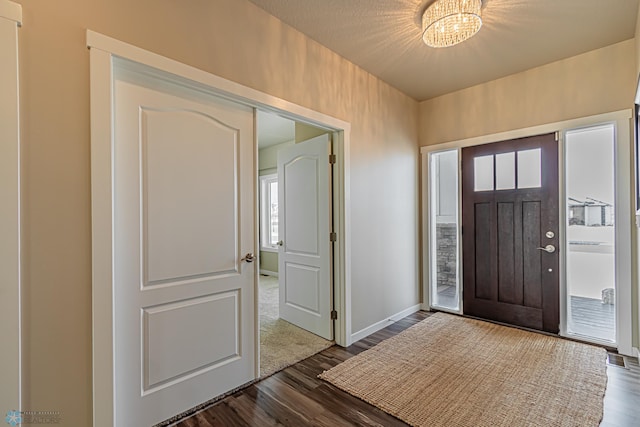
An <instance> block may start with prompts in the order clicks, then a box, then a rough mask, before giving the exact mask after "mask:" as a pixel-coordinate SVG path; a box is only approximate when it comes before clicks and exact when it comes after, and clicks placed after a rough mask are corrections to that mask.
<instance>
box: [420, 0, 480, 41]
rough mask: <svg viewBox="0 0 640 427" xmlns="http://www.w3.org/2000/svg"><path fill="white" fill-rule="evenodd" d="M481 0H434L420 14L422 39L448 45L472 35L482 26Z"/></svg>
mask: <svg viewBox="0 0 640 427" xmlns="http://www.w3.org/2000/svg"><path fill="white" fill-rule="evenodd" d="M481 8H482V0H436V1H435V2H434V3H433V4H431V5H430V6H429V7H428V8H427V10H425V11H424V14H423V15H422V40H424V42H425V43H426V44H427V45H428V46H431V47H449V46H453V45H456V44H458V43H460V42H463V41H465V40H467V39H468V38H470V37H472V36H473V35H474V34H475V33H477V32H478V30H480V27H481V26H482V17H481V15H480V13H481V12H480V9H481Z"/></svg>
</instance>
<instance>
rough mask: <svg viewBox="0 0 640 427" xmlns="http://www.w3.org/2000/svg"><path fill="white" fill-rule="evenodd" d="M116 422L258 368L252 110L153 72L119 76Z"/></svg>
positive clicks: (134, 420)
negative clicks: (252, 258)
mask: <svg viewBox="0 0 640 427" xmlns="http://www.w3.org/2000/svg"><path fill="white" fill-rule="evenodd" d="M114 97H115V112H114V113H115V141H114V165H113V168H114V230H115V232H114V234H115V235H114V241H115V246H114V265H115V268H114V278H115V297H114V307H115V308H114V319H115V320H114V331H115V337H114V345H115V354H114V357H115V362H114V363H115V374H114V375H115V383H114V384H115V418H116V425H117V426H134V425H135V426H147V425H153V424H156V423H158V422H161V421H163V420H166V419H168V418H170V417H172V416H174V415H176V414H179V413H181V412H183V411H185V410H188V409H190V408H192V407H194V406H196V405H198V404H200V403H203V402H205V401H207V400H209V399H211V398H213V397H215V396H217V395H219V394H221V393H224V392H227V391H229V390H231V389H233V388H235V387H237V386H239V385H242V384H244V383H246V382H248V381H251V380H252V379H253V378H254V373H255V364H256V358H255V344H254V342H255V341H254V337H255V325H254V323H255V322H254V316H255V310H254V304H255V301H254V286H255V280H256V272H255V268H256V267H255V264H254V263H251V262H246V260H244V261H243V255H244V254H245V253H246V252H253V251H254V250H255V233H254V215H253V212H254V191H255V190H254V187H255V183H254V180H255V171H254V167H253V164H254V163H253V161H254V158H253V157H254V154H253V151H254V150H253V141H254V137H253V111H252V109H250V108H247V107H243V106H239V105H236V104H233V103H231V102H228V101H224V100H221V99H217V98H215V97H213V96H210V95H207V94H204V93H200V92H198V91H196V90H192V89H187V88H186V87H182V86H179V85H177V84H176V85H173V84H170V83H167V82H162V83H161V82H155V81H153V80H152V78H146V77H145V78H143V77H135V78H133V79H132V78H127V76H126V75H125V76H123V77H122V78H121V79H116V82H115V93H114Z"/></svg>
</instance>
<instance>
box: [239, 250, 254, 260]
mask: <svg viewBox="0 0 640 427" xmlns="http://www.w3.org/2000/svg"><path fill="white" fill-rule="evenodd" d="M255 259H256V256H255V255H254V254H252V253H251V252H249V253H248V254H246V255H245V256H244V258H242V259H241V260H240V261H247V262H253V261H255Z"/></svg>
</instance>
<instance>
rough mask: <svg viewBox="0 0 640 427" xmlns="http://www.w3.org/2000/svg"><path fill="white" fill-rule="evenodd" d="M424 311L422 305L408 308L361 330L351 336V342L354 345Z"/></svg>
mask: <svg viewBox="0 0 640 427" xmlns="http://www.w3.org/2000/svg"><path fill="white" fill-rule="evenodd" d="M421 309H422V304H416V305H414V306H411V307H409V308H407V309H406V310H402V311H401V312H399V313H396V314H394V315H392V316H390V317H388V318H386V319H384V320H381V321H379V322H376V323H374V324H373V325H371V326H368V327H366V328H364V329H361V330H359V331H358V332H356V333H353V334H351V342H352V343H354V342H356V341H360V340H361V339H362V338H366V337H368V336H369V335H371V334H373V333H375V332H378V331H379V330H380V329H384V328H386V327H387V326H389V325H391V324H392V323H395V322H397V321H398V320H400V319H402V318H404V317H407V316H408V315H410V314H413V313H415V312H417V311H420V310H421Z"/></svg>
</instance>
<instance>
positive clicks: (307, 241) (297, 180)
mask: <svg viewBox="0 0 640 427" xmlns="http://www.w3.org/2000/svg"><path fill="white" fill-rule="evenodd" d="M330 149H331V147H330V141H329V135H321V136H318V137H315V138H312V139H310V140H308V141H304V142H301V143H299V144H295V145H293V146H291V147H287V148H283V149H282V150H280V151H278V193H279V194H278V210H279V212H278V216H279V218H278V222H279V224H280V225H279V230H280V232H279V235H280V239H281V244H280V247H279V248H280V249H279V253H278V272H279V282H280V317H281V318H282V319H284V320H286V321H288V322H290V323H293V324H294V325H297V326H300V327H301V328H303V329H306V330H308V331H310V332H313V333H314V334H316V335H319V336H321V337H323V338H325V339H328V340H332V339H333V322H332V320H331V307H332V286H331V242H330V236H329V233H330V231H331V216H330V209H331V207H330V202H329V200H330V198H329V194H330V193H329V188H330V182H331V181H330V180H331V176H330V169H331V167H330V164H329V154H330Z"/></svg>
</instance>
